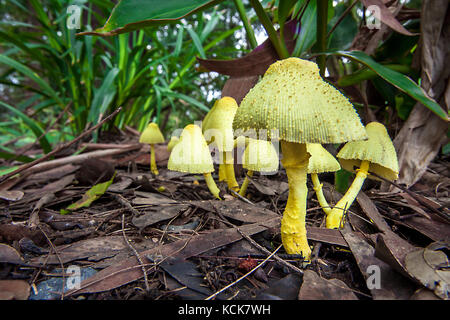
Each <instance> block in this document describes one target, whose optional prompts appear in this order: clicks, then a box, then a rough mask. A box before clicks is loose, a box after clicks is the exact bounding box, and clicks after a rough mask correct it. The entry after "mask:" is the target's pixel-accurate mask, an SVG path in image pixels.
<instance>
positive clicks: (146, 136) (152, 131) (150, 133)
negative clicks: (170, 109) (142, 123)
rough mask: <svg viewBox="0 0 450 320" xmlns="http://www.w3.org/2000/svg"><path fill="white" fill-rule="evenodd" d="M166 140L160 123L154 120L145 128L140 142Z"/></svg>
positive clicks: (148, 142) (153, 142) (160, 141)
mask: <svg viewBox="0 0 450 320" xmlns="http://www.w3.org/2000/svg"><path fill="white" fill-rule="evenodd" d="M164 141H165V140H164V136H163V134H162V133H161V131H160V130H159V127H158V125H157V124H156V123H154V122H152V123H149V124H148V126H147V128H145V130H144V132H142V134H141V137H140V138H139V142H140V143H147V144H155V143H163V142H164Z"/></svg>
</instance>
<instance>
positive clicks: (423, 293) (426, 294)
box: [409, 288, 441, 300]
mask: <svg viewBox="0 0 450 320" xmlns="http://www.w3.org/2000/svg"><path fill="white" fill-rule="evenodd" d="M409 300H441V299H439V298H438V297H437V296H436V295H435V294H434V293H433V291H431V290H428V289H427V288H420V289H419V290H417V291H416V292H414V294H413V295H412V296H411V298H409Z"/></svg>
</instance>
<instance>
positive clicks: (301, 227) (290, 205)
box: [281, 141, 311, 260]
mask: <svg viewBox="0 0 450 320" xmlns="http://www.w3.org/2000/svg"><path fill="white" fill-rule="evenodd" d="M281 149H282V152H283V160H281V162H282V164H283V166H284V167H285V169H286V174H287V177H288V183H289V196H288V200H287V203H286V208H285V210H284V213H283V218H282V219H281V240H282V242H283V246H284V249H285V250H286V252H287V253H288V254H301V255H303V257H304V258H305V260H310V258H311V248H310V247H309V245H308V239H307V238H306V225H305V219H306V200H307V195H308V189H307V186H306V179H307V168H308V159H309V154H308V153H307V152H306V145H304V144H297V143H290V142H284V141H281Z"/></svg>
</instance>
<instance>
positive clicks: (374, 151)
mask: <svg viewBox="0 0 450 320" xmlns="http://www.w3.org/2000/svg"><path fill="white" fill-rule="evenodd" d="M366 132H367V135H368V136H369V139H368V140H365V141H354V142H348V143H346V144H345V145H344V146H343V147H342V149H341V150H340V151H339V153H338V154H337V156H336V157H337V158H338V160H339V162H340V164H341V166H342V168H344V169H345V170H347V171H351V172H356V177H355V179H354V180H353V182H352V184H351V186H350V187H349V188H348V190H347V192H346V193H345V195H344V196H343V197H342V198H341V200H339V201H338V203H336V205H335V206H334V208H333V209H332V210H331V212H330V213H329V214H328V215H327V221H326V226H327V228H330V229H338V228H339V227H340V226H341V225H342V224H343V222H344V221H343V217H344V210H346V209H348V208H350V206H351V205H352V203H353V201H354V200H355V199H356V196H357V195H358V193H359V191H360V190H361V187H362V185H363V184H364V180H365V179H366V178H370V179H374V180H379V179H378V178H377V177H375V176H374V175H371V174H370V172H373V173H375V174H377V175H379V176H380V177H383V178H385V179H387V180H390V181H394V180H396V179H397V178H398V171H399V168H398V160H397V153H396V152H395V148H394V145H393V144H392V140H391V138H390V137H389V134H388V132H387V130H386V128H385V126H384V125H382V124H381V123H379V122H371V123H369V124H367V125H366ZM355 168H356V169H355Z"/></svg>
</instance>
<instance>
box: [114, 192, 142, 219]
mask: <svg viewBox="0 0 450 320" xmlns="http://www.w3.org/2000/svg"><path fill="white" fill-rule="evenodd" d="M112 196H113V197H114V199H116V200H117V201H118V202H119V203H120V204H121V205H122V206H124V207H125V208H127V209H128V210H129V211H130V212H131V213H132V214H133V215H134V216H135V217H137V216H139V215H140V213H139V211H137V210H136V209H135V208H133V206H132V205H131V204H130V202H129V201H128V200H127V199H125V198H124V197H123V196H122V195H120V194H112Z"/></svg>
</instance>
